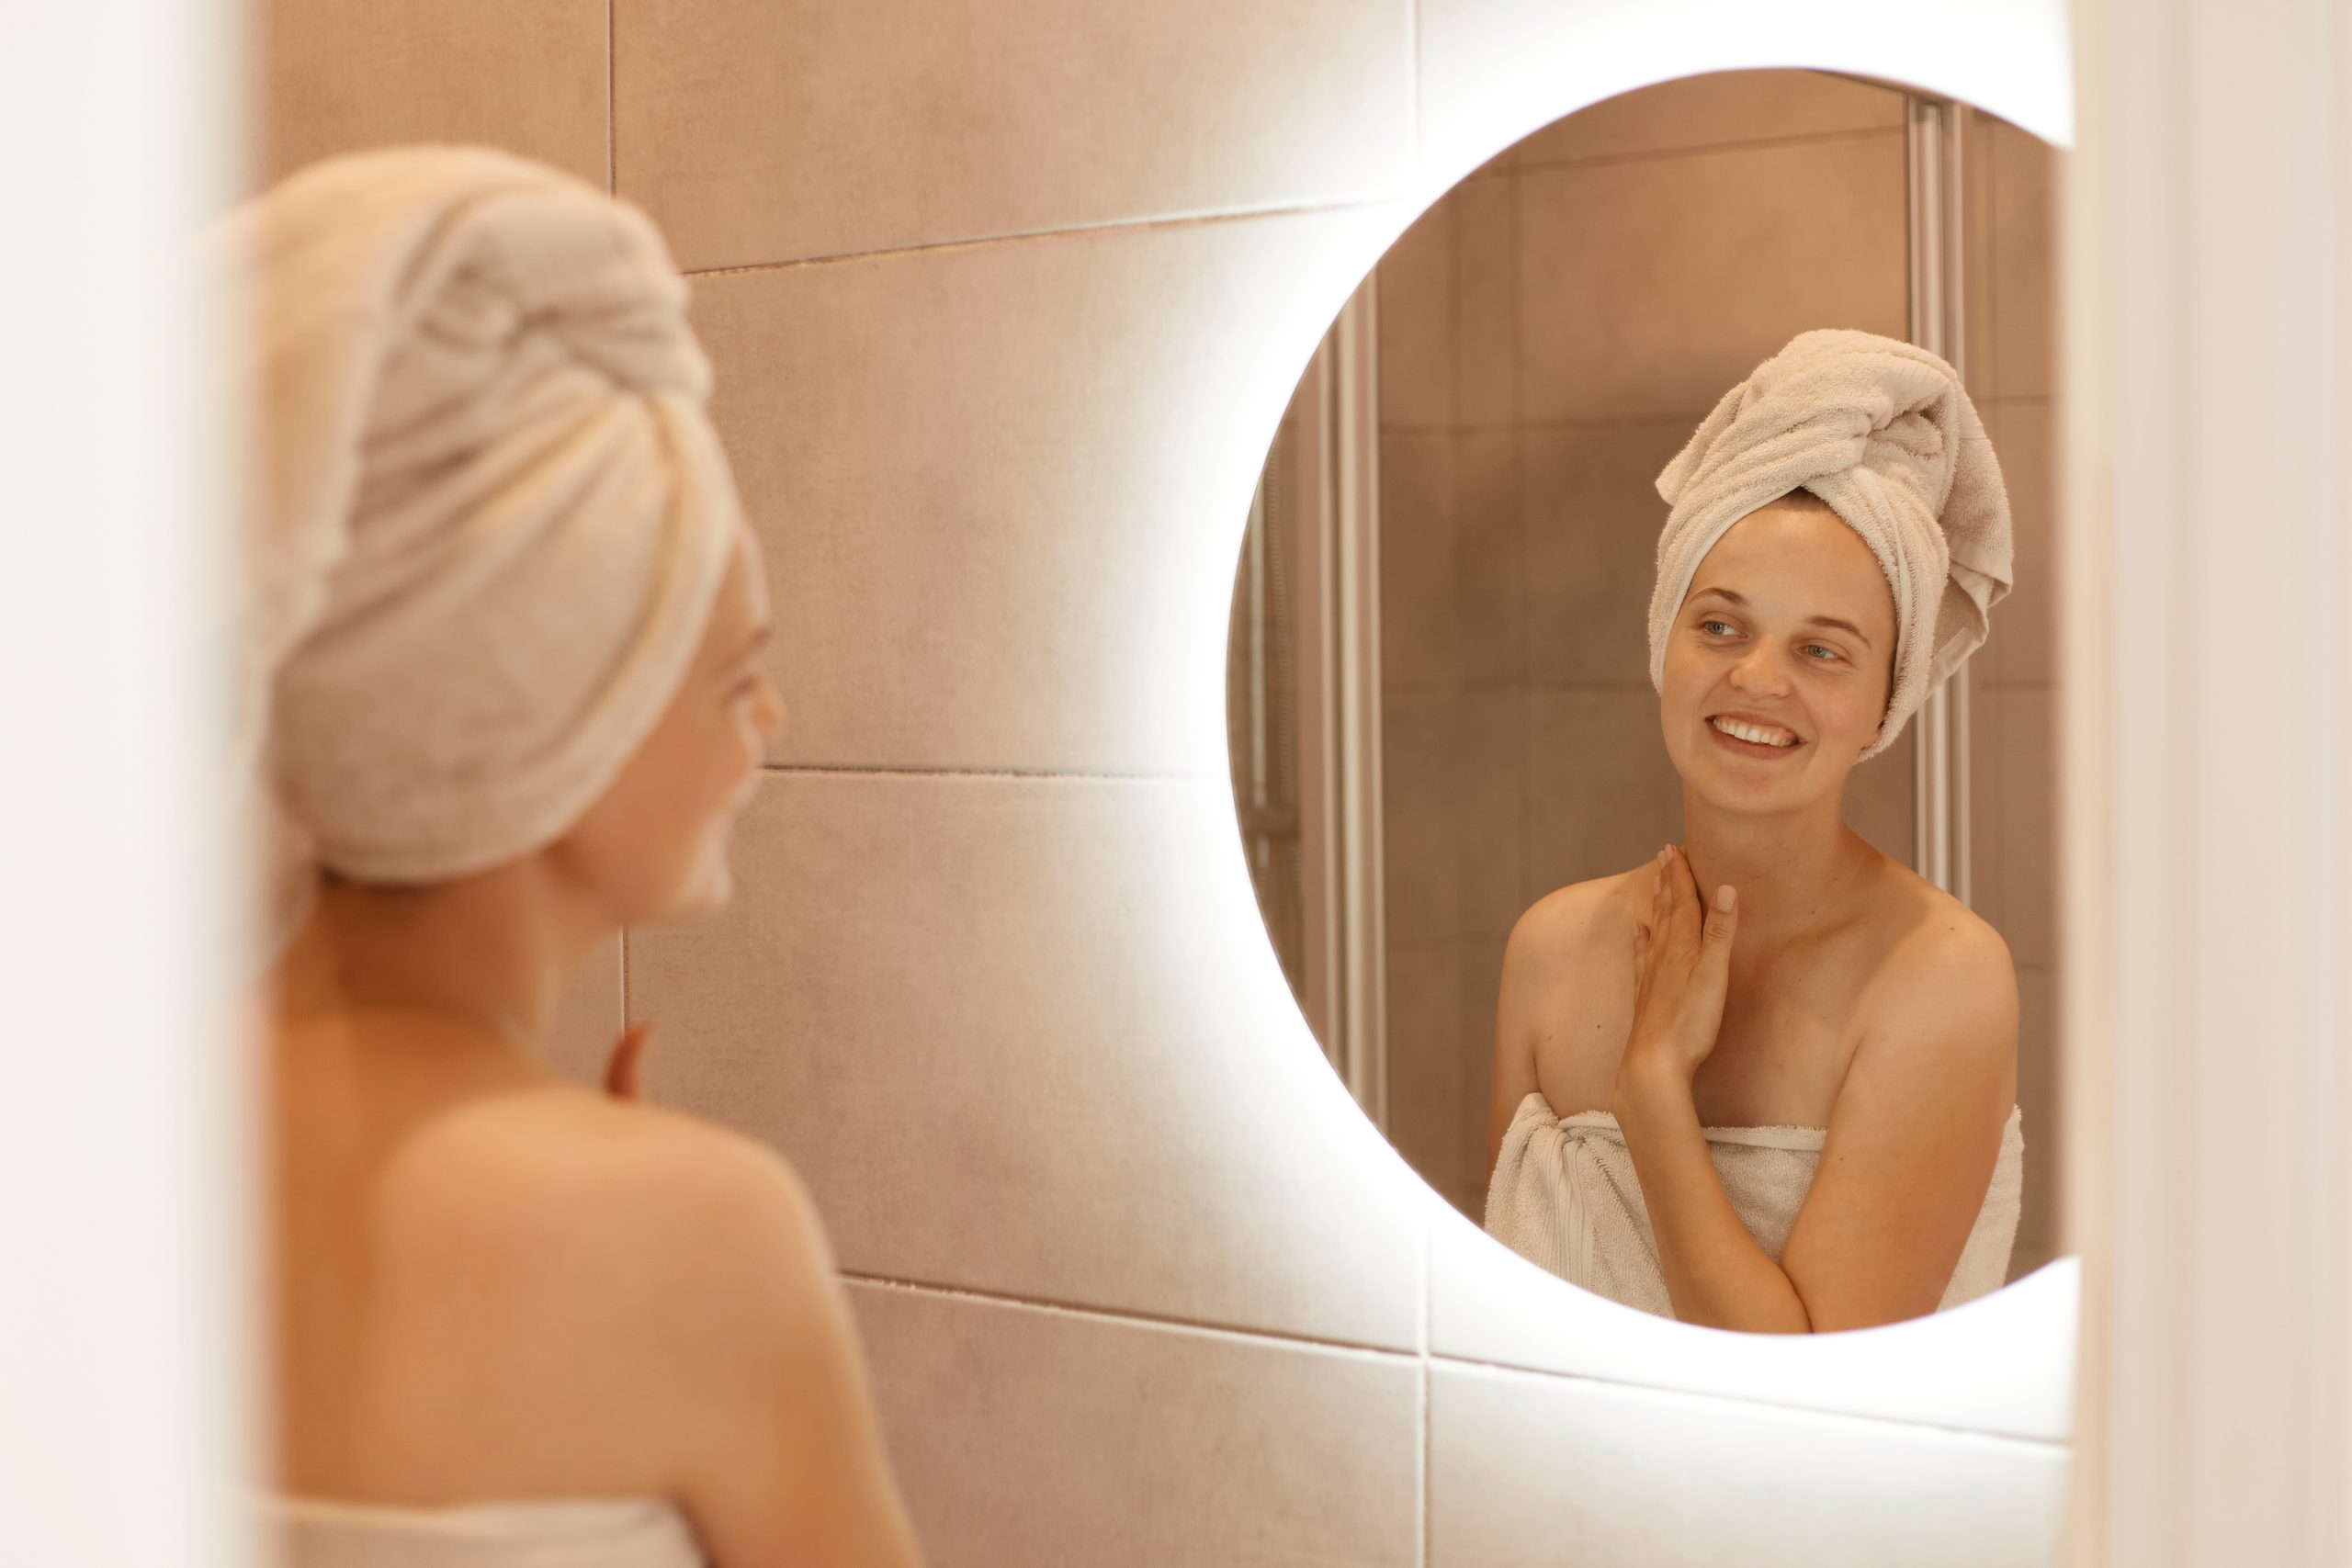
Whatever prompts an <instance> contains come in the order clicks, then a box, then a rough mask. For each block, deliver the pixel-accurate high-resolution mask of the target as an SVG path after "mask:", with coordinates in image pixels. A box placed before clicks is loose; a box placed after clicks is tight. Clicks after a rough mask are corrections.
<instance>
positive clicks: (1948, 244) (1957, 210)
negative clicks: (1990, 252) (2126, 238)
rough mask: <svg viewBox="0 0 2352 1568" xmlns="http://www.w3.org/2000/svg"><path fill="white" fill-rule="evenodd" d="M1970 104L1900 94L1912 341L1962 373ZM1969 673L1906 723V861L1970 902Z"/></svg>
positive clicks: (1964, 670) (1963, 671)
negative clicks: (1909, 743) (1909, 756)
mask: <svg viewBox="0 0 2352 1568" xmlns="http://www.w3.org/2000/svg"><path fill="white" fill-rule="evenodd" d="M1969 112H1970V111H1969V110H1968V109H1967V108H1966V107H1964V106H1962V105H1961V104H1957V103H1954V102H1953V101H1951V99H1949V98H1932V97H1925V96H1920V95H1917V94H1910V95H1906V98H1905V116H1904V141H1905V151H1906V152H1907V154H1908V161H1909V178H1908V179H1907V180H1906V182H1905V191H1906V195H1905V209H1906V211H1907V214H1908V220H1909V227H1910V255H1911V280H1910V300H1911V322H1910V335H1911V341H1912V342H1913V343H1915V344H1918V346H1920V347H1921V348H1924V349H1926V350H1927V351H1928V353H1930V354H1934V355H1941V356H1942V357H1943V358H1944V359H1945V360H1946V361H1947V362H1948V363H1950V364H1951V367H1952V368H1953V369H1955V370H1957V371H1959V372H1960V373H1961V378H1962V381H1963V382H1965V380H1966V379H1967V376H1968V365H1967V342H1968V339H1967V321H1966V318H1965V316H1964V314H1963V311H1964V309H1965V300H1966V298H1967V295H1966V288H1965V276H1966V275H1965V273H1964V271H1963V269H1962V262H1963V260H1964V247H1965V243H1966V240H1965V236H1966V233H1967V225H1966V220H1965V209H1964V200H1965V188H1966V187H1965V186H1964V185H1963V183H1962V175H1963V173H1964V170H1965V164H1964V163H1963V161H1962V160H1963V157H1964V152H1965V148H1966V145H1967V136H1966V126H1967V120H1968V116H1969ZM1968 694H1969V676H1968V666H1967V665H1965V664H1963V665H1962V666H1961V667H1960V668H1959V669H1958V670H1956V671H1953V672H1952V675H1951V679H1950V680H1948V681H1946V682H1944V683H1943V684H1942V685H1941V686H1940V687H1939V688H1938V689H1937V690H1936V691H1934V692H1933V693H1931V694H1929V695H1928V700H1927V701H1926V702H1925V703H1924V704H1922V705H1921V706H1920V708H1919V711H1918V713H1917V716H1914V717H1913V719H1912V721H1911V732H1912V734H1913V736H1914V737H1915V738H1916V739H1915V740H1914V742H1913V744H1914V746H1915V747H1916V748H1917V750H1916V752H1915V754H1914V757H1913V761H1912V769H1911V785H1912V797H1911V812H1912V833H1911V851H1912V852H1911V859H1912V863H1913V864H1914V865H1915V866H1916V867H1917V870H1918V873H1919V874H1920V875H1922V876H1924V877H1926V878H1927V879H1928V881H1930V882H1932V883H1934V884H1935V885H1936V886H1939V887H1940V888H1942V889H1944V891H1946V892H1948V893H1950V894H1951V895H1952V897H1956V898H1958V899H1959V900H1960V901H1961V902H1962V903H1963V904H1965V903H1967V902H1969V875H1968V863H1969V847H1970V845H1969V818H1970V815H1971V811H1970V807H1971V802H1970V800H1969V791H1968V774H1969V701H1968Z"/></svg>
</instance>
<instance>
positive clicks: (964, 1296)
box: [836, 1269, 1423, 1365]
mask: <svg viewBox="0 0 2352 1568" xmlns="http://www.w3.org/2000/svg"><path fill="white" fill-rule="evenodd" d="M836 1272H837V1273H838V1275H839V1277H840V1278H841V1279H842V1280H846V1281H849V1282H851V1283H853V1284H859V1285H871V1286H874V1287H876V1288H877V1289H880V1290H889V1291H899V1292H904V1293H906V1294H908V1295H917V1296H932V1297H936V1298H938V1299H939V1300H942V1301H960V1302H965V1303H973V1304H977V1305H982V1306H1001V1307H1012V1308H1016V1309H1020V1310H1023V1311H1028V1312H1035V1313H1043V1314H1046V1315H1047V1316H1053V1317H1074V1318H1081V1319H1084V1320H1086V1321H1089V1322H1094V1323H1108V1324H1125V1325H1129V1326H1131V1327H1145V1328H1158V1329H1163V1330H1166V1331H1167V1332H1169V1333H1173V1334H1195V1335H1204V1336H1206V1337H1209V1338H1212V1339H1223V1340H1228V1341H1240V1342H1243V1343H1247V1344H1255V1345H1268V1346H1275V1345H1288V1346H1293V1347H1296V1348H1304V1349H1310V1350H1318V1351H1323V1352H1326V1353H1329V1354H1331V1355H1338V1356H1360V1357H1368V1358H1371V1359H1375V1360H1381V1361H1388V1362H1393V1363H1396V1364H1397V1365H1416V1364H1419V1362H1420V1361H1421V1360H1422V1359H1423V1358H1422V1357H1420V1356H1419V1355H1418V1354H1416V1353H1415V1352H1414V1351H1411V1350H1400V1349H1398V1348H1396V1347H1395V1346H1391V1345H1368V1344H1365V1343H1364V1342H1363V1341H1362V1340H1357V1339H1332V1338H1328V1337H1322V1336H1319V1335H1313V1334H1295V1333H1289V1332H1286V1331H1284V1330H1281V1329H1272V1328H1240V1327H1236V1326H1235V1325H1232V1324H1226V1323H1204V1322H1201V1321H1199V1320H1197V1319H1194V1318H1189V1317H1178V1316H1176V1315H1174V1314H1168V1313H1153V1312H1140V1311H1135V1310H1131V1309H1126V1308H1117V1307H1102V1306H1089V1305H1086V1304H1084V1303H1079V1302H1059V1301H1052V1300H1048V1299H1046V1298H1045V1297H1042V1296H1023V1295H1015V1294H1013V1293H1012V1292H1007V1291H989V1290H982V1289H979V1288H978V1287H976V1286H970V1285H945V1284H940V1283H938V1282H936V1281H933V1280H902V1279H897V1278H894V1277H892V1276H890V1275H888V1274H869V1273H865V1272H863V1271H862V1270H859V1269H839V1270H837V1271H836Z"/></svg>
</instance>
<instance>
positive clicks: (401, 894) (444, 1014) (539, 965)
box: [272, 862, 599, 1054]
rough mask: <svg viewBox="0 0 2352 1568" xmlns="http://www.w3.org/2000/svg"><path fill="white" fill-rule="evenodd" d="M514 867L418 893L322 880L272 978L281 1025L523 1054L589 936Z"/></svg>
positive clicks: (527, 870) (523, 868)
mask: <svg viewBox="0 0 2352 1568" xmlns="http://www.w3.org/2000/svg"><path fill="white" fill-rule="evenodd" d="M587 926H588V922H586V921H583V920H582V919H579V918H578V916H577V914H576V912H572V911H567V910H565V909H563V908H560V900H557V899H554V898H551V897H548V889H546V888H545V887H544V886H542V878H541V877H540V876H539V874H538V873H537V867H535V866H534V865H533V864H532V863H528V862H525V863H517V864H515V865H511V866H504V867H500V868H498V869H497V870H494V871H491V872H487V873H483V874H479V875H475V876H469V877H464V878H460V879H458V880H456V881H452V882H447V883H439V884H435V885H434V886H429V887H382V886H366V885H362V884H356V883H348V882H342V881H336V880H332V879H330V880H326V881H323V882H322V883H321V885H320V886H319V887H318V890H317V897H316V900H315V902H314V904H313V905H312V908H311V912H310V916H309V918H308V919H306V920H305V921H304V923H303V926H302V929H301V931H300V934H298V935H297V936H296V938H295V940H294V942H293V943H292V945H291V946H290V947H288V950H287V953H286V954H285V956H284V957H283V958H282V959H281V960H280V962H279V964H278V965H277V969H276V971H275V972H274V974H273V976H272V981H273V985H272V993H273V1000H274V1002H275V1004H276V1007H277V1011H278V1012H279V1014H280V1016H281V1017H282V1018H284V1019H286V1020H287V1021H294V1020H296V1019H301V1018H309V1017H315V1016H318V1015H321V1014H328V1013H338V1012H340V1013H350V1012H376V1013H393V1014H404V1015H408V1016H411V1017H413V1018H419V1019H424V1020H429V1021H433V1022H435V1023H438V1024H440V1025H443V1026H445V1027H447V1026H452V1025H454V1026H456V1027H457V1028H458V1029H459V1030H460V1031H461V1032H464V1033H465V1034H467V1035H469V1036H477V1035H478V1036H481V1037H482V1039H483V1040H484V1042H485V1043H490V1042H494V1043H499V1044H503V1045H504V1046H508V1047H511V1048H513V1049H514V1050H515V1051H518V1052H522V1053H526V1054H528V1053H532V1052H534V1051H535V1050H536V1048H537V1044H538V1043H539V1041H540V1040H541V1038H542V1036H543V1035H544V1034H545V1032H546V1030H547V1026H548V1018H549V1016H550V1015H551V1014H552V1012H553V1010H554V1008H555V1004H556V1001H557V998H559V997H560V994H561V992H562V990H563V987H564V983H565V980H566V978H567V977H568V976H569V975H570V972H571V968H572V966H573V964H575V963H576V962H577V961H578V960H579V958H580V956H581V954H582V953H585V952H586V951H587V949H588V948H589V947H590V946H592V945H594V942H595V940H596V937H597V935H598V934H599V933H598V932H597V931H594V930H591V929H586V928H587Z"/></svg>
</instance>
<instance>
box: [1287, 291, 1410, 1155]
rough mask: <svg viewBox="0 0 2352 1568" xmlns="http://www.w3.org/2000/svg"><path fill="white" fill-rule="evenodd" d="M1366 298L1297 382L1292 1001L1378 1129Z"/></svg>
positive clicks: (1379, 910) (1375, 704)
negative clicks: (1295, 985) (1297, 888)
mask: <svg viewBox="0 0 2352 1568" xmlns="http://www.w3.org/2000/svg"><path fill="white" fill-rule="evenodd" d="M1378 310H1379V306H1378V299H1377V291H1376V288H1375V280H1374V278H1369V277H1368V278H1366V279H1365V280H1364V283H1363V287H1362V288H1358V289H1357V290H1356V291H1355V293H1354V294H1352V295H1351V296H1350V297H1349V299H1348V302H1347V304H1346V305H1345V306H1343V307H1342V308H1341V309H1340V315H1339V319H1338V320H1337V321H1334V322H1333V323H1332V326H1331V331H1330V332H1329V334H1327V335H1326V336H1325V338H1324V340H1323V343H1322V345H1321V346H1320V347H1318V348H1317V350H1316V351H1315V358H1314V361H1313V363H1312V364H1311V365H1310V366H1309V367H1308V368H1307V373H1306V381H1305V382H1304V384H1303V385H1302V386H1301V388H1300V389H1299V408H1298V423H1297V441H1298V446H1297V484H1296V493H1297V500H1298V512H1297V523H1298V526H1297V529H1296V532H1295V536H1294V537H1295V541H1296V551H1297V555H1296V559H1295V561H1294V563H1293V570H1294V572H1295V578H1294V581H1295V582H1296V583H1297V598H1296V605H1297V637H1298V642H1297V649H1296V660H1297V664H1296V668H1297V671H1298V705H1299V748H1298V765H1299V776H1298V796H1299V837H1300V872H1301V880H1302V882H1303V883H1304V884H1305V887H1304V893H1305V898H1304V901H1303V902H1304V909H1303V914H1304V919H1303V921H1302V924H1303V926H1304V928H1305V930H1304V939H1305V940H1304V945H1305V948H1306V961H1305V964H1304V976H1303V978H1304V981H1305V989H1306V995H1305V997H1304V998H1302V1001H1303V1003H1304V1007H1305V1010H1306V1019H1307V1022H1308V1023H1309V1024H1311V1025H1312V1026H1313V1027H1314V1030H1315V1034H1316V1038H1317V1039H1318V1040H1320V1041H1321V1042H1322V1043H1323V1051H1324V1055H1327V1056H1329V1058H1330V1060H1331V1066H1333V1068H1335V1069H1336V1070H1337V1071H1338V1073H1339V1075H1340V1081H1341V1082H1343V1083H1345V1084H1346V1085H1347V1086H1348V1092H1349V1093H1350V1094H1351V1095H1353V1096H1354V1097H1355V1101H1356V1103H1357V1104H1358V1105H1359V1106H1361V1107H1363V1113H1364V1114H1365V1115H1366V1116H1368V1117H1370V1118H1371V1119H1372V1122H1373V1125H1374V1126H1376V1127H1378V1128H1380V1129H1381V1130H1382V1131H1383V1132H1384V1133H1385V1131H1387V1127H1388V947H1387V931H1386V922H1385V919H1384V918H1383V912H1384V909H1385V891H1384V882H1383V876H1384V868H1383V865H1382V857H1381V820H1382V818H1381V788H1380V785H1381V736H1380V731H1381V726H1380V402H1379V375H1380V370H1379V358H1378V352H1379V350H1378V344H1379V332H1378V321H1379V315H1378Z"/></svg>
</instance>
